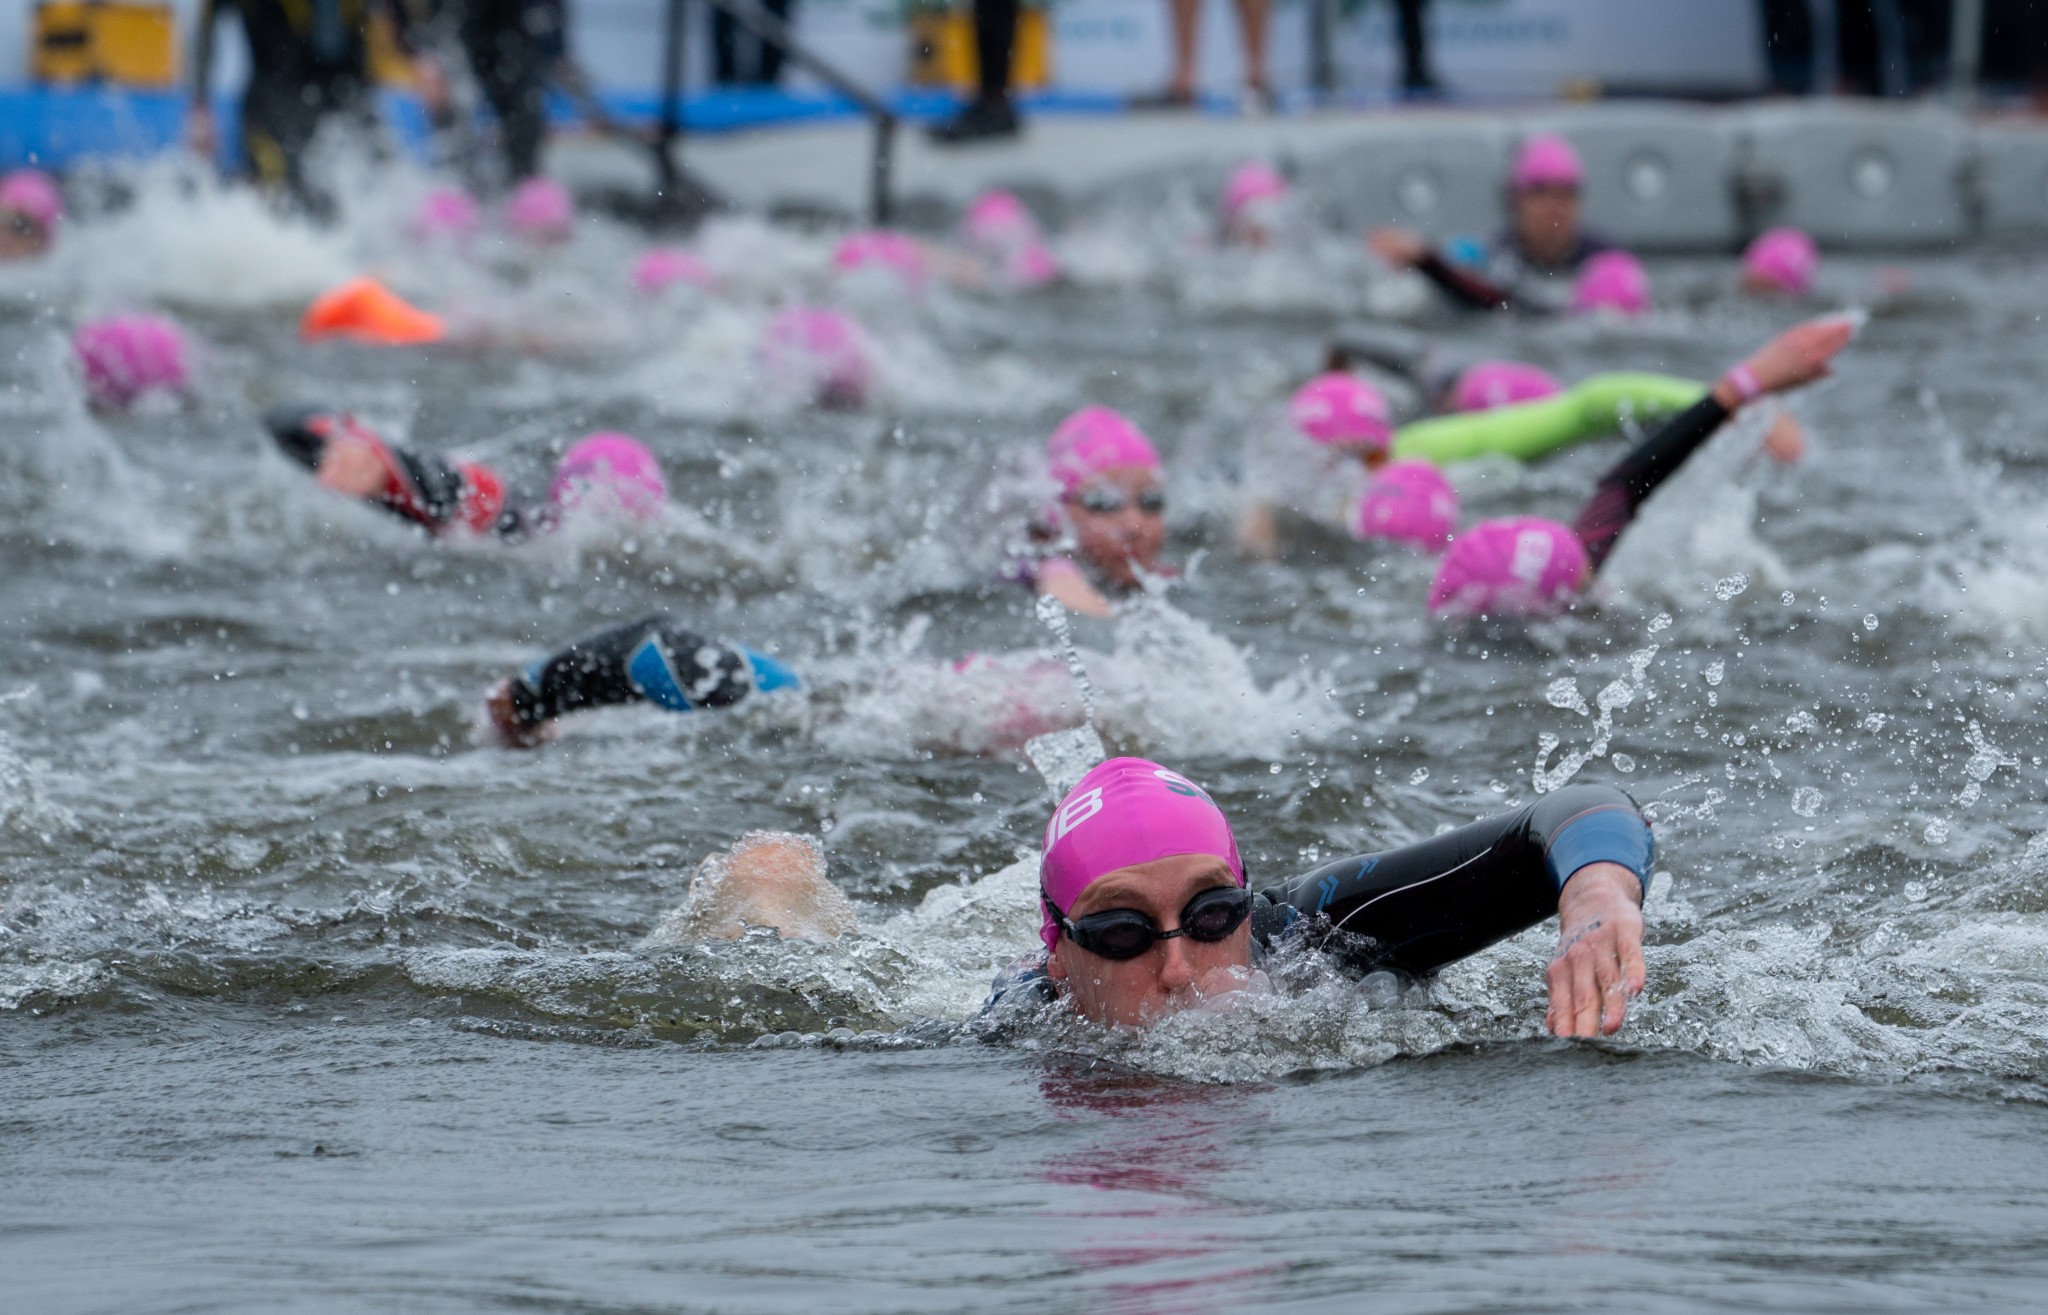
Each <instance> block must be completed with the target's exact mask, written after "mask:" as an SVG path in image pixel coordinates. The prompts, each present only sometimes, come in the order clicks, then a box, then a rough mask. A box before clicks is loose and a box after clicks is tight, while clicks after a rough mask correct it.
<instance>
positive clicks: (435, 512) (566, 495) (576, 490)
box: [263, 403, 668, 539]
mask: <svg viewBox="0 0 2048 1315" xmlns="http://www.w3.org/2000/svg"><path fill="white" fill-rule="evenodd" d="M263 423H264V425H265V427H267V428H268V429H269V430H270V435H271V437H272V438H274V439H275V440H277V445H278V447H279V448H280V449H281V450H282V451H283V452H284V454H285V455H286V456H288V457H290V458H291V459H292V460H294V461H296V462H298V463H299V464H300V465H302V466H304V467H305V468H306V469H308V470H310V471H312V472H313V474H314V476H315V477H316V478H318V480H319V481H320V483H322V484H323V485H325V486H326V487H328V488H330V489H333V490H334V491H335V492H337V493H342V494H346V495H348V496H349V497H352V498H359V499H361V500H362V501H364V502H369V503H372V504H374V505H376V506H379V507H382V508H383V509H384V510H386V511H388V512H390V513H391V514H392V515H394V516H397V517H398V518H399V519H401V520H405V521H410V522H412V523H413V524H415V525H418V526H419V527H421V528H422V529H424V530H426V531H427V532H428V533H429V534H432V535H436V536H438V535H443V534H448V533H452V532H457V531H467V532H469V533H471V534H478V535H492V536H495V537H497V538H500V539H524V538H528V537H530V536H532V535H535V534H542V533H547V532H549V531H552V530H554V529H555V528H557V527H558V526H559V525H560V523H561V519H562V515H563V513H564V512H566V511H569V510H571V509H572V508H574V507H577V506H583V505H585V504H586V503H587V504H589V505H591V506H592V507H593V508H594V509H595V508H599V507H610V508H611V509H613V510H617V511H620V512H623V513H624V514H625V515H627V516H628V517H630V518H633V519H637V520H647V519H651V518H653V517H655V516H657V515H659V514H660V509H661V506H662V504H663V503H664V502H666V501H667V498H668V486H667V484H666V482H665V481H664V480H663V478H662V474H661V466H660V464H659V463H658V462H656V461H655V459H654V454H653V453H651V452H649V451H648V450H647V449H646V447H645V446H643V445H642V444H640V443H639V442H638V441H636V440H634V439H631V438H628V437H626V436H625V435H623V434H592V435H590V436H589V437H587V438H585V439H583V440H582V441H580V442H578V443H576V444H575V445H574V446H572V447H571V448H570V449H569V450H568V451H567V452H566V453H564V454H563V455H562V460H561V463H560V464H559V465H558V466H557V467H556V470H555V478H554V482H553V484H552V485H551V486H550V487H549V490H548V497H547V499H546V500H545V501H542V500H540V499H533V498H528V499H524V500H515V499H514V498H512V497H511V496H510V495H508V494H507V492H506V488H505V481H504V480H503V479H502V478H500V477H499V475H498V473H497V472H496V471H494V470H492V469H491V468H490V467H489V466H486V465H483V464H481V463H480V462H474V461H453V460H450V459H449V458H447V457H444V456H442V455H441V454H440V453H437V452H422V451H414V450H411V449H408V448H402V447H399V446H397V445H396V444H393V443H389V442H386V441H385V440H384V438H383V437H382V436H381V435H379V434H378V433H377V432H376V431H375V430H373V429H371V428H370V427H369V426H368V425H365V424H364V423H363V422H362V421H360V420H358V419H356V418H355V417H354V416H353V415H350V414H349V413H347V412H346V411H339V410H336V409H333V408H331V407H324V406H317V405H308V404H304V403H297V404H287V405H284V406H276V407H272V408H271V409H270V410H269V411H268V412H267V413H265V415H264V417H263ZM600 490H601V494H600V496H598V497H597V498H595V499H593V497H592V495H593V493H594V492H598V491H600Z"/></svg>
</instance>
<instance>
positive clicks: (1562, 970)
mask: <svg viewBox="0 0 2048 1315" xmlns="http://www.w3.org/2000/svg"><path fill="white" fill-rule="evenodd" d="M1641 894H1642V883H1641V882H1640V881H1637V880H1636V874H1635V873H1633V872H1631V871H1629V870H1628V869H1627V868H1625V867H1623V866H1621V865H1620V864H1619V863H1588V864H1587V865H1586V866H1584V867H1582V868H1580V869H1579V870H1578V871H1577V872H1574V873H1572V875H1571V877H1570V878H1569V879H1568V880H1566V882H1565V885H1564V893H1563V894H1561V895H1559V896H1558V898H1557V921H1558V927H1559V935H1558V943H1557V957H1556V958H1555V959H1552V960H1551V961H1550V972H1549V974H1548V976H1549V979H1550V1009H1549V1011H1548V1012H1547V1013H1546V1014H1545V1015H1544V1019H1543V1021H1544V1025H1545V1026H1547V1027H1548V1028H1549V1029H1550V1030H1551V1031H1552V1032H1554V1033H1556V1034H1557V1035H1558V1036H1576V1037H1595V1036H1613V1035H1614V1034H1615V1033H1616V1032H1619V1031H1620V1030H1621V1023H1622V1020H1623V1019H1624V1018H1626V1017H1627V1016H1628V1002H1629V1001H1630V1000H1631V999H1633V998H1634V997H1635V996H1637V995H1638V994H1640V993H1641V992H1642V989H1643V981H1644V975H1645V974H1644V969H1643V910H1642V908H1641V906H1640V905H1638V904H1637V900H1638V898H1639V897H1640V896H1641Z"/></svg>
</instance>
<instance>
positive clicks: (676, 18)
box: [657, 0, 896, 225]
mask: <svg viewBox="0 0 2048 1315" xmlns="http://www.w3.org/2000/svg"><path fill="white" fill-rule="evenodd" d="M704 3H705V4H707V5H709V6H711V7H712V8H713V9H716V10H719V11H721V12H722V13H724V14H726V15H728V16H729V17H731V19H732V20H733V21H734V22H735V23H738V24H739V25H740V26H741V27H743V28H745V29H747V31H749V32H751V33H753V34H754V36H755V37H757V38H759V39H760V40H762V41H765V42H767V43H768V44H769V45H772V46H775V47H777V48H779V49H780V50H781V51H782V54H783V57H784V58H785V59H787V60H789V61H791V62H792V63H795V64H796V65H798V66H799V67H801V68H803V69H806V70H808V71H809V72H810V74H811V75H812V76H813V77H815V78H817V79H818V81H820V82H822V83H824V84H825V85H826V86H828V87H830V88H831V89H832V90H834V91H836V92H838V93H839V94H840V95H842V96H844V97H846V98H847V99H848V100H850V101H852V102H853V103H854V106H855V108H857V109H859V110H860V111H861V112H862V113H864V114H866V115H867V116H868V118H869V120H870V121H872V122H873V124H874V125H875V150H874V155H873V157H872V159H871V160H870V162H869V165H868V214H869V216H870V217H871V218H872V219H873V221H874V222H875V223H876V224H877V225H881V224H886V223H888V222H889V217H890V214H891V212H892V211H893V210H894V203H893V196H892V188H891V177H892V175H893V173H894V171H895V159H896V113H895V111H894V110H891V109H890V108H889V107H888V106H887V105H885V104H883V103H882V101H881V99H880V98H879V97H877V96H876V95H875V94H874V93H873V92H871V91H869V90H868V89H867V88H865V87H863V86H861V85H860V84H859V83H857V82H855V81H854V80H853V79H852V78H849V77H847V76H846V75H845V74H844V73H841V72H840V71H839V70H838V69H836V68H834V67H833V66H832V65H830V64H828V63H826V62H825V61H824V60H823V59H821V58H819V57H818V55H817V54H816V53H815V52H813V51H812V50H811V49H810V48H809V47H807V46H804V45H803V44H801V43H800V42H798V41H797V39H796V34H795V33H794V32H792V31H790V28H789V24H788V23H785V22H784V21H783V20H782V19H780V18H777V17H776V16H775V15H774V14H771V13H769V12H768V10H766V9H765V8H763V7H762V6H761V4H760V0H704ZM687 6H688V0H668V43H667V46H668V48H667V49H666V50H665V51H664V52H663V57H662V103H661V129H660V133H659V135H658V138H657V141H658V146H657V150H658V153H659V156H660V163H661V170H662V184H663V187H664V189H667V188H669V187H670V186H671V185H672V184H673V182H674V179H675V171H676V166H675V161H674V158H673V157H672V156H671V155H670V147H671V146H672V145H673V143H674V142H675V140H676V138H677V137H679V136H681V134H682V83H683V33H684V27H685V22H686V18H687Z"/></svg>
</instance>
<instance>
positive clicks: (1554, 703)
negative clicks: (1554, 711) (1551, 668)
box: [1543, 676, 1592, 717]
mask: <svg viewBox="0 0 2048 1315" xmlns="http://www.w3.org/2000/svg"><path fill="white" fill-rule="evenodd" d="M1543 698H1544V701H1545V702H1547V703H1549V704H1550V706H1551V707H1553V708H1563V709H1565V710H1566V711H1567V712H1576V713H1578V714H1579V715H1580V716H1581V717H1588V716H1591V715H1592V711H1591V709H1589V708H1587V707H1586V696H1585V695H1583V694H1581V693H1579V687H1578V683H1577V682H1575V681H1574V680H1573V679H1572V678H1571V677H1570V676H1559V677H1558V678H1557V679H1556V680H1553V681H1551V682H1550V688H1549V689H1546V690H1545V691H1543Z"/></svg>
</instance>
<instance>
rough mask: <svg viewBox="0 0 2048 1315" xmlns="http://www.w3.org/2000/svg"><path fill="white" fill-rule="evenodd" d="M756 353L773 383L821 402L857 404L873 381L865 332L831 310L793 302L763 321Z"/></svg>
mask: <svg viewBox="0 0 2048 1315" xmlns="http://www.w3.org/2000/svg"><path fill="white" fill-rule="evenodd" d="M758 359H759V361H760V365H761V368H762V369H763V370H764V371H765V372H766V373H767V374H768V376H769V377H770V378H771V379H772V380H774V381H775V382H776V383H777V384H778V385H780V386H781V387H784V388H792V389H796V390H799V391H801V392H803V393H805V394H806V399H805V400H807V401H811V402H816V403H818V404H820V405H823V406H859V405H860V404H861V403H862V402H863V401H864V400H866V398H867V394H868V387H869V385H870V384H871V383H872V382H873V376H874V366H873V363H872V361H873V351H872V349H871V348H870V347H869V346H868V339H867V335H866V334H865V333H863V332H861V328H860V326H859V325H858V324H855V323H854V322H853V321H852V320H851V319H849V318H848V317H846V316H845V315H842V314H840V313H839V312H838V311H835V310H820V309H818V308H816V307H811V306H793V307H791V308H790V309H788V310H785V311H782V312H780V313H778V314H777V315H776V316H775V318H774V319H772V320H770V321H768V327H767V328H766V329H764V330H762V332H761V347H760V352H759V356H758Z"/></svg>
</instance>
